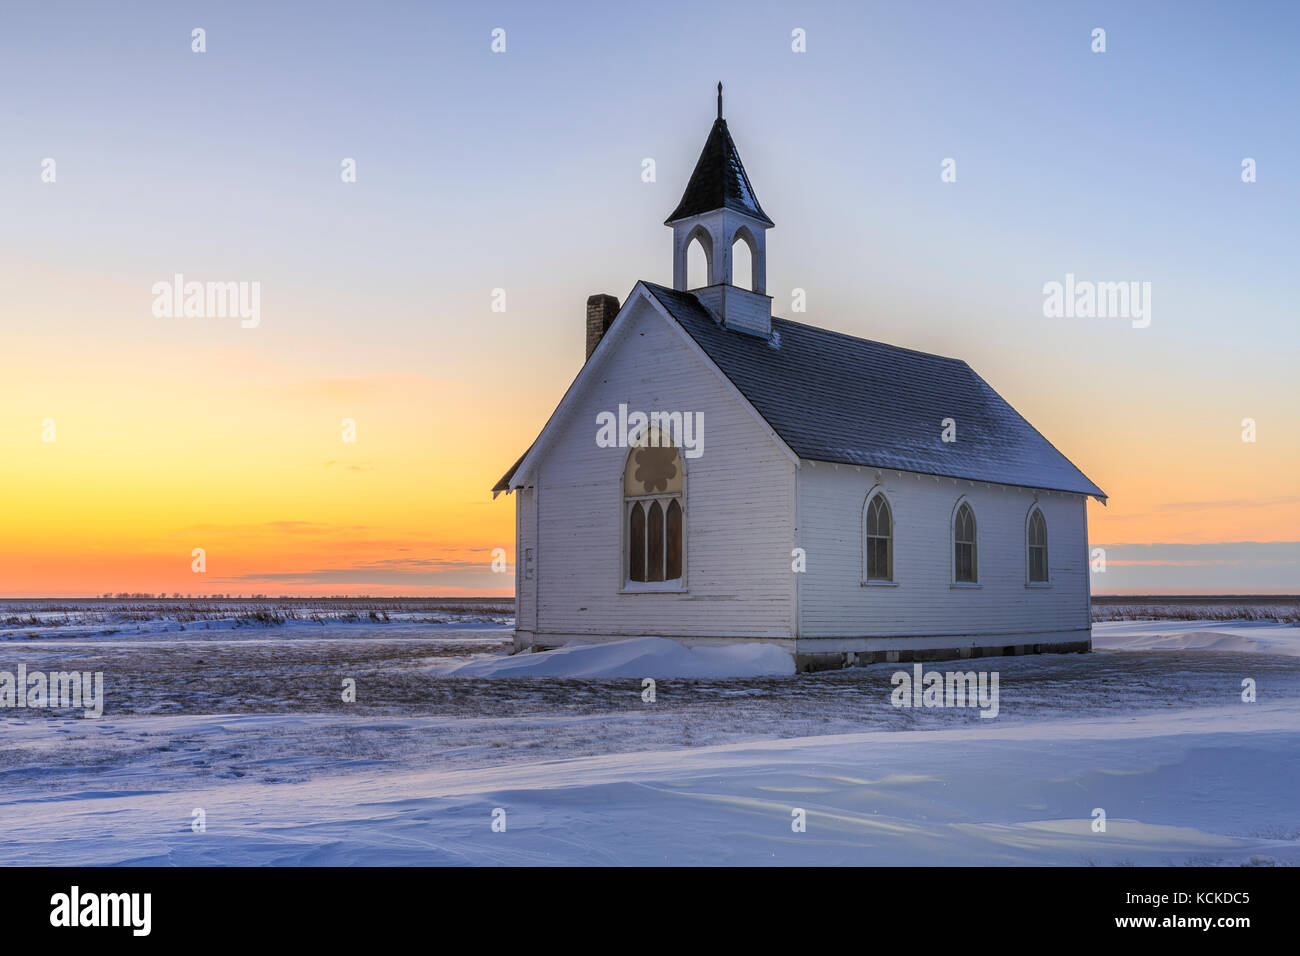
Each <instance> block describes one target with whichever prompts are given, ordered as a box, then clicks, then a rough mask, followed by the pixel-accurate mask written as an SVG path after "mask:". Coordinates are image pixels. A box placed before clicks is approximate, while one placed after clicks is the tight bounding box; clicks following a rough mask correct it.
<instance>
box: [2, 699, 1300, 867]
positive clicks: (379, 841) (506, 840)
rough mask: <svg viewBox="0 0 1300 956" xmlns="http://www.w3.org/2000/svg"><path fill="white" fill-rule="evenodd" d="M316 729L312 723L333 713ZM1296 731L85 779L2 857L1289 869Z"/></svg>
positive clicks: (1225, 719) (1078, 734)
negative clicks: (801, 818) (167, 781)
mask: <svg viewBox="0 0 1300 956" xmlns="http://www.w3.org/2000/svg"><path fill="white" fill-rule="evenodd" d="M139 719H140V718H131V720H139ZM246 719H252V720H257V719H262V718H256V717H253V718H246ZM309 719H312V718H306V717H302V718H297V720H299V721H302V720H309ZM314 719H315V720H316V721H317V722H318V726H319V729H320V732H321V733H329V732H330V728H331V727H332V726H333V725H334V724H335V723H336V722H337V718H329V717H324V716H321V717H316V718H314ZM223 720H224V721H227V722H229V720H231V718H223ZM1297 720H1300V704H1298V702H1297V701H1296V700H1287V701H1282V702H1278V703H1275V704H1249V705H1247V704H1235V705H1233V706H1230V707H1226V708H1197V709H1193V710H1180V711H1170V712H1164V713H1159V714H1147V715H1143V716H1142V717H1141V718H1135V717H1134V716H1133V715H1130V714H1123V715H1119V716H1112V717H1106V718H1063V719H1059V720H1047V721H1041V722H1032V723H1030V722H1026V723H1022V724H1018V725H1001V721H997V720H989V721H984V720H978V719H976V720H974V721H972V722H971V724H970V725H968V726H965V727H960V728H954V729H951V730H940V731H922V730H909V731H876V732H868V733H861V734H845V735H838V736H824V737H802V738H790V739H782V740H762V741H753V742H747V743H735V744H727V745H721V746H710V747H696V748H690V749H686V750H682V749H678V750H672V751H652V752H643V753H622V754H609V755H604V756H594V757H581V758H575V759H568V760H542V761H538V762H525V763H511V764H508V765H499V766H489V767H482V768H478V769H469V770H448V769H441V768H438V767H437V766H436V765H435V766H433V767H425V768H422V769H418V770H412V771H407V772H385V773H375V772H374V768H373V767H368V768H359V767H358V768H354V772H352V773H348V774H341V775H331V776H325V777H320V778H317V779H314V780H311V781H309V782H305V783H277V784H267V783H257V782H246V781H238V782H230V783H225V784H221V785H216V786H206V787H197V788H193V789H191V788H188V787H185V785H184V784H183V783H182V784H181V786H180V787H178V788H176V789H168V790H160V789H159V785H158V780H157V778H156V776H154V775H153V774H151V773H149V772H148V770H147V768H141V769H140V770H139V772H137V773H135V774H134V775H132V776H131V777H129V778H126V779H120V780H118V781H117V782H118V783H119V784H134V785H135V788H134V789H132V790H125V791H121V790H119V791H115V792H106V791H104V790H103V789H102V787H101V786H100V782H101V781H102V778H92V779H91V780H89V781H87V784H86V785H85V786H84V787H83V788H82V789H80V790H77V791H73V792H61V793H58V794H56V795H53V796H50V795H48V794H46V795H44V796H43V797H41V798H40V802H35V801H34V800H33V798H32V796H31V792H30V791H24V792H21V793H16V792H14V791H13V790H12V789H11V788H10V787H9V786H8V784H7V785H6V787H5V788H0V832H3V833H4V840H3V841H0V864H3V865H15V864H23V865H41V866H50V865H58V864H68V863H70V862H75V863H77V864H79V865H109V864H149V865H154V866H166V865H172V866H192V865H211V864H220V865H239V866H253V865H267V864H273V865H288V866H308V865H321V864H326V865H335V866H343V865H368V866H373V865H377V864H389V865H392V864H405V865H430V864H477V865H501V864H514V865H547V866H550V865H557V864H561V865H562V864H595V865H604V866H645V865H654V864H661V865H662V864H678V865H680V864H707V865H715V866H716V865H719V864H725V865H750V866H753V865H772V864H787V865H873V864H874V865H899V866H917V865H927V864H928V865H946V866H990V865H1034V866H1041V865H1045V864H1065V865H1080V864H1085V863H1095V864H1102V865H1139V866H1167V865H1185V864H1194V865H1206V864H1224V865H1238V864H1243V863H1252V862H1255V863H1260V862H1272V863H1278V864H1284V865H1295V864H1300V829H1297V826H1296V816H1295V790H1296V785H1297V782H1298V781H1300V749H1298V748H1297V745H1296V735H1295V728H1296V726H1297ZM42 723H43V722H42ZM989 724H992V725H997V726H986V725H989ZM219 729H220V725H219V724H214V725H213V727H212V730H213V731H214V732H215V731H219ZM191 779H193V778H191ZM194 807H203V808H204V809H205V810H206V812H207V831H206V832H205V833H198V834H196V833H194V832H192V830H191V828H190V825H189V823H190V814H191V810H192V808H194ZM1097 807H1102V808H1104V809H1105V811H1106V819H1107V825H1106V829H1105V831H1104V832H1097V831H1095V830H1094V829H1093V814H1094V812H1095V808H1097ZM497 808H500V809H502V810H504V811H505V812H506V814H507V816H508V828H507V829H506V830H505V831H504V832H497V831H496V830H494V829H493V828H492V826H491V825H490V824H491V821H492V820H493V819H494V816H493V814H494V813H495V812H496V811H497ZM796 809H802V810H803V811H804V812H805V813H806V816H807V830H806V832H802V833H800V832H794V831H793V830H792V827H791V821H792V817H793V815H794V812H795V810H796Z"/></svg>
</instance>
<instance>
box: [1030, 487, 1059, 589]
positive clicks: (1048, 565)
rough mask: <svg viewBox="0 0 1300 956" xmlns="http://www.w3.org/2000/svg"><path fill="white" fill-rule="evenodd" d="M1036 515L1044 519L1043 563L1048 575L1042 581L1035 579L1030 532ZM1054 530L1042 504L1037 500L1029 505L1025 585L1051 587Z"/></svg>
mask: <svg viewBox="0 0 1300 956" xmlns="http://www.w3.org/2000/svg"><path fill="white" fill-rule="evenodd" d="M1034 515H1038V516H1039V517H1040V518H1042V520H1043V544H1042V548H1043V564H1044V569H1045V570H1046V572H1047V577H1046V578H1044V579H1043V580H1042V581H1035V580H1034V577H1033V568H1034V563H1033V551H1032V548H1033V547H1035V546H1034V545H1033V544H1031V539H1030V533H1031V529H1032V527H1033V523H1034ZM1051 545H1052V530H1051V528H1049V527H1048V526H1047V515H1045V514H1043V508H1042V505H1040V504H1039V503H1038V501H1037V500H1035V501H1034V503H1033V504H1031V505H1030V506H1029V511H1027V512H1026V513H1025V587H1027V588H1050V587H1051V586H1052V585H1053V583H1055V582H1054V581H1053V580H1052V546H1051Z"/></svg>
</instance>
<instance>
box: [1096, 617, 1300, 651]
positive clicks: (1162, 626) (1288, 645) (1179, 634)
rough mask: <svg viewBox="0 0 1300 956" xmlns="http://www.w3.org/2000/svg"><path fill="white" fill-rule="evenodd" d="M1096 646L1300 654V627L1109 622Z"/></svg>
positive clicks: (1098, 628)
mask: <svg viewBox="0 0 1300 956" xmlns="http://www.w3.org/2000/svg"><path fill="white" fill-rule="evenodd" d="M1092 646H1093V648H1095V649H1097V650H1108V651H1230V652H1233V653H1237V654H1242V653H1246V654H1277V655H1280V656H1283V657H1300V627H1292V626H1290V625H1288V624H1274V623H1269V622H1256V621H1231V622H1224V621H1106V622H1102V623H1097V624H1093V626H1092Z"/></svg>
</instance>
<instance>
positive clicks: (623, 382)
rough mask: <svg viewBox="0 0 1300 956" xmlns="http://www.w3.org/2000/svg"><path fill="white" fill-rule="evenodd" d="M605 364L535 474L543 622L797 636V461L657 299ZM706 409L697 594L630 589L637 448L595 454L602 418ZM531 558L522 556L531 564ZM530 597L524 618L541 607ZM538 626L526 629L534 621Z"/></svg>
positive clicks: (624, 630) (695, 516) (693, 581)
mask: <svg viewBox="0 0 1300 956" xmlns="http://www.w3.org/2000/svg"><path fill="white" fill-rule="evenodd" d="M616 334H617V335H618V339H617V341H616V342H612V343H610V344H611V345H616V346H617V347H616V348H612V349H608V350H605V353H604V355H603V356H600V355H598V356H597V360H600V361H601V365H600V366H598V367H596V371H597V372H598V373H599V374H598V375H597V376H596V378H595V380H594V381H592V382H591V383H590V384H589V386H588V387H587V388H585V389H584V391H583V392H582V393H581V394H577V395H575V396H574V398H575V402H574V404H573V405H572V406H571V411H570V412H568V413H567V414H566V415H565V417H564V418H563V420H557V421H554V422H552V423H551V426H550V427H549V428H548V433H547V436H546V439H547V441H546V444H545V445H544V446H543V448H542V450H541V454H540V458H539V463H538V465H537V466H536V469H535V475H534V483H535V485H536V495H535V497H534V498H533V499H532V500H531V501H529V500H528V499H524V498H521V499H520V505H519V507H520V514H521V515H524V514H525V513H526V512H529V511H530V509H531V508H532V507H533V506H534V504H533V503H534V502H535V507H536V508H537V524H536V541H535V542H534V543H532V544H525V541H526V540H527V536H528V535H529V534H530V531H529V530H528V529H527V528H526V527H525V526H526V525H527V524H528V521H527V520H526V519H524V520H522V521H521V525H520V549H521V550H520V553H521V555H522V553H523V550H522V549H523V548H525V547H534V548H535V554H536V559H535V569H536V570H535V580H534V581H533V582H532V584H533V586H535V588H536V597H535V600H536V603H537V614H536V621H535V622H533V621H532V620H531V619H526V618H523V617H521V622H520V628H521V629H530V630H532V629H535V631H536V633H537V635H538V638H539V639H540V640H544V638H545V635H547V634H556V635H593V636H624V635H646V634H648V635H663V636H670V637H692V636H695V637H729V636H745V637H791V636H793V628H794V588H795V585H794V580H793V579H794V577H795V575H793V574H791V571H790V561H791V557H790V552H791V549H792V548H793V547H794V498H795V466H794V463H793V462H792V461H791V459H790V458H789V457H788V455H787V453H786V452H785V450H784V448H783V446H781V445H780V444H779V443H778V442H777V441H776V440H775V439H774V438H773V437H772V436H771V435H770V434H769V432H768V431H767V430H766V428H765V426H764V425H763V423H762V422H761V421H760V420H759V419H757V417H756V416H755V415H754V413H753V412H752V411H751V410H750V409H749V407H748V406H747V405H746V404H744V403H743V401H742V400H741V399H740V398H739V397H738V396H737V395H736V394H735V392H734V391H732V390H731V389H730V388H729V387H728V385H727V384H726V383H725V381H724V380H723V379H722V378H721V377H720V376H719V375H718V373H717V372H716V371H715V370H714V369H713V368H712V367H710V365H709V364H708V362H707V360H706V359H705V358H704V357H703V356H702V355H700V354H699V353H698V352H696V351H695V350H694V347H693V345H692V344H691V343H689V342H688V341H686V340H685V339H684V336H683V333H682V331H681V330H680V328H678V327H676V326H675V325H672V326H670V325H669V320H668V319H665V318H664V317H663V316H662V315H661V314H660V313H659V312H658V311H657V310H656V309H655V308H654V307H653V306H652V305H650V304H649V303H648V302H646V301H645V300H644V299H634V300H633V302H632V303H631V304H629V306H628V307H627V309H626V310H625V313H624V314H623V315H622V316H621V317H620V318H619V320H618V322H617V323H616V324H615V326H614V328H613V329H612V330H611V331H610V333H609V335H611V336H612V335H616ZM620 402H622V403H626V405H627V406H628V409H629V411H643V412H646V413H650V412H653V411H670V412H671V411H680V412H683V413H685V412H696V411H700V412H703V413H704V443H703V448H704V451H703V454H702V455H701V456H700V457H698V458H694V459H687V460H686V462H685V465H686V467H685V472H686V579H687V580H686V583H687V588H688V590H687V591H686V592H685V593H673V592H656V593H640V594H626V593H620V592H621V591H622V589H623V586H624V580H623V574H624V563H623V554H622V548H623V540H624V539H623V533H624V532H623V527H622V521H623V491H622V489H623V468H624V465H625V463H626V460H627V454H628V449H625V448H622V449H620V448H600V447H597V445H596V432H597V426H596V416H597V414H598V413H599V412H603V411H608V412H613V413H615V414H617V411H618V405H619V403H620ZM520 560H521V562H522V560H523V559H522V558H521V559H520ZM522 583H523V584H524V585H525V587H522V588H521V590H520V592H519V593H520V607H521V612H520V613H521V615H523V614H524V613H526V612H525V611H523V610H522V608H523V607H524V605H525V604H526V603H528V602H529V601H531V600H533V595H532V592H531V591H529V590H527V587H526V585H527V584H528V582H526V581H525V582H522ZM525 620H527V621H528V623H527V624H525V623H524V621H525Z"/></svg>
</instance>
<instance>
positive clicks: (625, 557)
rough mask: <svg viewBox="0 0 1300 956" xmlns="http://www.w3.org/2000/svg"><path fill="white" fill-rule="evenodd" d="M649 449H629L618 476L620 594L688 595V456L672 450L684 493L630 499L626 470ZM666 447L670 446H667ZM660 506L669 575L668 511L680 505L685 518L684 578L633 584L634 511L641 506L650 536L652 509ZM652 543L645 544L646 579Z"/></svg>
mask: <svg viewBox="0 0 1300 956" xmlns="http://www.w3.org/2000/svg"><path fill="white" fill-rule="evenodd" d="M643 447H646V446H644V445H636V446H633V447H632V448H629V449H628V452H627V455H626V456H624V458H623V467H622V468H620V469H619V472H618V495H619V501H620V503H621V508H620V510H619V514H620V516H621V522H620V523H621V525H622V528H621V530H620V531H619V550H620V552H621V553H620V557H619V569H620V572H619V577H620V580H619V587H618V593H619V594H655V593H660V594H662V593H668V594H680V593H683V592H685V591H688V590H689V588H688V586H687V578H686V575H687V573H688V568H687V553H688V550H689V549H688V547H687V541H688V540H689V533H688V523H689V520H690V511H689V509H688V508H687V505H686V495H687V487H686V486H687V474H686V456H685V455H684V454H683V453H682V450H681V449H680V448H677V446H675V445H674V446H672V447H674V448H676V450H677V465H678V467H679V468H680V469H681V472H682V488H681V491H673V492H652V493H650V494H646V495H629V494H627V469H628V468H629V467H630V466H631V463H632V456H633V455H634V454H636V452H637V451H638V450H639V449H641V448H643ZM665 447H667V446H665ZM655 501H657V502H659V507H660V509H661V510H662V511H663V544H664V562H663V563H664V572H665V573H667V570H668V564H669V556H668V525H669V522H668V508H669V505H670V504H671V503H672V502H673V501H676V502H677V506H678V508H680V509H681V515H682V532H681V536H682V576H681V577H680V578H669V579H668V580H661V581H633V580H632V540H631V534H632V528H631V523H632V511H633V509H634V508H635V506H636V505H637V504H640V505H641V506H642V510H643V512H644V514H645V528H646V533H647V535H648V533H649V530H650V506H651V503H653V502H655ZM649 551H650V549H649V543H648V542H647V544H646V557H645V560H646V564H647V571H646V574H647V576H648V575H649V570H648V565H649V560H650V553H649Z"/></svg>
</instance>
